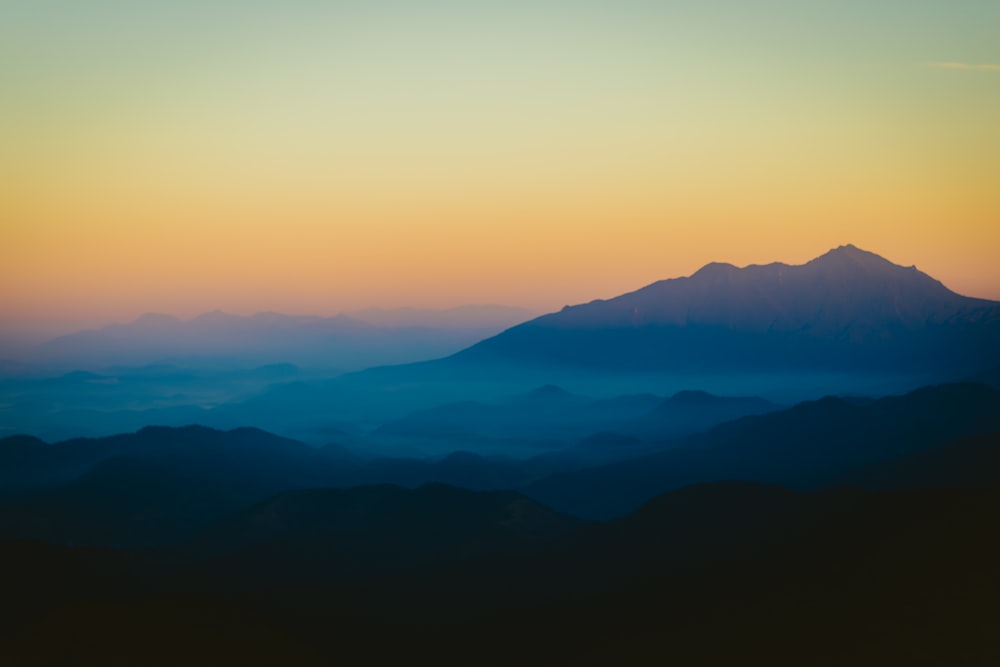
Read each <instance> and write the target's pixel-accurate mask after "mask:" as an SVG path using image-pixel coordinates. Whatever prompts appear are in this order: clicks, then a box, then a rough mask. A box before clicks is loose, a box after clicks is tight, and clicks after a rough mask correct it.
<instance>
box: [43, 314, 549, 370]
mask: <svg viewBox="0 0 1000 667" xmlns="http://www.w3.org/2000/svg"><path fill="white" fill-rule="evenodd" d="M530 316H531V314H530V313H529V312H528V311H525V310H523V309H520V308H509V307H503V306H465V307H460V308H454V309H448V310H437V311H435V310H417V309H400V310H377V309H371V310H367V311H358V312H357V313H354V314H352V315H345V314H340V315H336V316H334V317H314V316H293V315H283V314H280V313H272V312H267V313H257V314H256V315H252V316H248V317H245V316H240V315H231V314H227V313H223V312H221V311H213V312H209V313H204V314H202V315H199V316H197V317H195V318H193V319H190V320H182V319H178V318H176V317H172V316H170V315H162V314H146V315H143V316H142V317H140V318H138V319H137V320H135V321H134V322H131V323H128V324H113V325H110V326H107V327H104V328H102V329H97V330H87V331H80V332H77V333H73V334H69V335H66V336H60V337H58V338H55V339H52V340H50V341H47V342H45V343H42V344H40V345H38V346H36V347H35V348H34V349H33V350H32V351H30V353H27V354H26V355H25V357H26V360H27V361H32V362H35V363H39V364H48V365H53V366H62V367H70V368H73V369H87V370H99V369H103V368H106V367H108V366H114V365H126V366H137V365H147V364H155V363H163V362H176V361H178V360H180V361H184V362H188V363H192V362H197V363H198V364H202V365H208V366H210V367H211V366H238V367H246V366H247V365H262V364H274V363H289V362H290V363H294V364H298V365H301V366H304V367H308V368H310V369H314V368H320V369H323V370H327V371H329V370H340V371H343V370H359V369H362V368H365V367H367V366H374V365H379V364H391V363H406V362H411V361H418V360H424V359H433V358H435V357H440V356H443V355H445V354H450V353H452V352H454V351H456V350H460V349H462V348H463V347H466V346H468V345H471V344H472V343H475V342H477V341H479V340H482V339H483V338H486V337H488V336H491V335H493V334H496V333H497V332H499V331H502V330H504V329H505V328H507V327H509V326H512V325H514V324H517V323H519V322H522V321H524V320H526V319H528V318H529V317H530Z"/></svg>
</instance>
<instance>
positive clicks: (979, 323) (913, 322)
mask: <svg viewBox="0 0 1000 667" xmlns="http://www.w3.org/2000/svg"><path fill="white" fill-rule="evenodd" d="M998 340H1000V303H998V302H994V301H988V300H984V299H975V298H969V297H965V296H961V295H958V294H956V293H954V292H952V291H951V290H949V289H948V288H946V287H945V286H944V285H942V284H941V283H940V282H938V281H937V280H934V279H933V278H931V277H930V276H928V275H927V274H925V273H922V272H921V271H919V270H917V269H916V267H913V266H910V267H903V266H898V265H896V264H893V263H891V262H889V261H887V260H885V259H883V258H882V257H880V256H878V255H876V254H874V253H871V252H867V251H864V250H861V249H859V248H856V247H854V246H853V245H845V246H841V247H838V248H835V249H833V250H831V251H829V252H827V253H826V254H824V255H822V256H821V257H818V258H816V259H814V260H812V261H810V262H808V263H806V264H803V265H798V266H792V265H788V264H782V263H773V264H767V265H763V266H760V265H751V266H747V267H744V268H737V267H735V266H733V265H731V264H722V263H712V264H708V265H706V266H704V267H703V268H702V269H700V270H699V271H697V272H696V273H694V274H693V275H691V276H689V277H686V278H675V279H670V280H662V281H659V282H656V283H653V284H651V285H648V286H646V287H643V288H642V289H639V290H637V291H635V292H631V293H628V294H624V295H622V296H619V297H615V298H613V299H608V300H598V301H592V302H590V303H586V304H582V305H578V306H567V307H566V308H563V310H561V311H560V312H557V313H552V314H549V315H544V316H542V317H538V318H536V319H533V320H530V321H528V322H525V323H523V324H520V325H518V326H515V327H513V328H511V329H509V330H507V331H504V332H503V333H501V334H498V335H496V336H494V337H492V338H489V339H487V340H484V341H482V342H480V343H478V344H476V345H474V346H472V347H471V348H469V349H467V350H463V351H462V352H459V353H457V354H455V355H454V356H452V357H451V358H450V359H449V360H448V363H450V364H453V365H462V364H521V365H525V366H548V367H552V366H562V367H570V368H583V369H594V370H605V371H629V372H654V371H659V372H665V371H666V372H669V371H695V372H697V371H727V372H732V371H739V370H747V371H754V370H767V371H779V370H797V371H802V370H834V369H836V370H857V371H876V370H878V371H894V372H895V371H910V372H924V371H929V372H950V373H961V372H966V373H967V372H974V371H977V370H982V369H983V368H986V367H988V366H990V365H996V364H997V363H998V362H1000V345H998V344H997V341H998Z"/></svg>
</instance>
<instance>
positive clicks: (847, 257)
mask: <svg viewBox="0 0 1000 667" xmlns="http://www.w3.org/2000/svg"><path fill="white" fill-rule="evenodd" d="M809 265H814V266H844V265H853V266H870V267H876V266H877V267H895V268H902V267H899V266H898V265H896V264H893V263H892V262H890V261H889V260H887V259H886V258H885V257H882V256H881V255H877V254H875V253H873V252H869V251H868V250H862V249H861V248H859V247H857V246H856V245H853V244H851V243H848V244H847V245H842V246H837V247H836V248H833V249H832V250H829V251H827V252H826V253H824V254H822V255H820V256H819V257H817V258H816V259H814V260H812V261H810V262H807V263H806V266H809Z"/></svg>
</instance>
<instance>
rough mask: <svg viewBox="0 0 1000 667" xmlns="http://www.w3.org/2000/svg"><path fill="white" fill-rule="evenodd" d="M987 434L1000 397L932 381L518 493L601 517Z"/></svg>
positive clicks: (815, 480)
mask: <svg viewBox="0 0 1000 667" xmlns="http://www.w3.org/2000/svg"><path fill="white" fill-rule="evenodd" d="M996 433H1000V391H998V390H996V389H993V388H991V387H988V386H986V385H978V384H952V385H941V386H937V387H928V388H924V389H920V390H917V391H914V392H911V393H909V394H906V395H905V396H893V397H887V398H881V399H878V400H874V401H855V400H850V399H843V398H836V397H827V398H824V399H821V400H818V401H808V402H805V403H801V404H799V405H796V406H794V407H791V408H789V409H787V410H782V411H780V412H771V413H768V414H763V415H757V416H751V417H744V418H742V419H738V420H736V421H732V422H728V423H725V424H722V425H720V426H717V427H716V428H714V429H712V430H710V431H707V432H705V433H702V434H698V435H695V436H691V437H689V438H687V439H683V440H679V441H676V442H675V443H670V444H671V448H670V449H667V450H666V451H661V452H658V453H654V454H649V455H646V456H641V457H638V458H633V459H630V460H627V461H622V462H619V463H612V464H608V465H603V466H595V467H590V468H586V469H583V470H578V471H572V472H568V473H565V474H561V475H554V476H552V477H550V478H548V479H543V480H540V481H539V482H536V483H534V484H532V485H530V486H528V487H526V489H525V491H526V492H527V493H528V495H530V496H531V497H533V498H535V499H537V500H539V501H540V502H542V503H544V504H546V505H549V506H550V507H553V508H555V509H559V510H562V511H566V512H570V513H573V514H577V515H580V516H589V517H598V518H606V517H613V516H621V515H623V514H626V513H628V512H630V511H632V510H634V509H636V508H637V507H639V506H640V505H641V504H642V503H644V502H646V501H647V500H649V499H650V498H652V497H654V496H656V495H657V494H660V493H663V492H665V491H669V490H671V489H676V488H679V487H682V486H687V485H690V484H696V483H699V482H714V481H722V480H745V481H754V482H767V483H777V484H783V485H787V486H791V487H795V488H815V487H819V486H822V485H824V484H829V483H833V482H836V481H838V480H842V479H844V478H845V477H846V476H847V475H849V474H850V473H851V472H853V471H855V470H861V469H863V468H867V467H868V466H875V465H877V464H880V463H885V462H887V461H894V460H896V459H900V457H905V456H908V455H913V454H915V453H917V452H920V451H922V450H927V449H931V448H933V447H937V446H941V445H944V444H947V443H949V442H951V441H954V440H957V439H960V438H965V437H971V436H978V435H990V434H996ZM984 460H988V459H985V458H984ZM907 465H915V464H912V463H908V464H907ZM873 474H874V473H873Z"/></svg>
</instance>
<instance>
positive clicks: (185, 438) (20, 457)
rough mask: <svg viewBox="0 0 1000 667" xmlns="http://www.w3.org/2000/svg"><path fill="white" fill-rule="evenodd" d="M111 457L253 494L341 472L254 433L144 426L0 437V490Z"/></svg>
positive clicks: (45, 482) (64, 477) (330, 458)
mask: <svg viewBox="0 0 1000 667" xmlns="http://www.w3.org/2000/svg"><path fill="white" fill-rule="evenodd" d="M117 458H125V459H129V460H135V461H142V462H146V463H149V464H155V465H156V466H158V468H159V469H160V470H163V471H170V472H172V473H174V474H178V475H180V476H181V477H183V478H186V479H191V480H195V481H199V482H201V483H206V484H213V485H215V486H216V487H218V488H222V489H231V490H238V491H240V492H241V493H249V494H251V495H253V494H264V495H268V494H270V493H274V492H276V491H278V490H283V489H288V488H294V487H302V486H315V485H326V484H330V483H333V482H334V481H335V480H336V479H337V474H338V472H339V471H340V470H341V468H340V467H339V463H338V461H337V457H336V456H334V455H331V454H330V453H329V452H325V451H323V450H318V449H314V448H312V447H308V446H306V445H304V444H302V443H301V442H297V441H295V440H289V439H287V438H281V437H278V436H275V435H272V434H270V433H266V432H264V431H260V430H258V429H254V428H240V429H234V430H232V431H216V430H214V429H210V428H205V427H202V426H188V427H182V428H168V427H161V426H149V427H146V428H143V429H141V430H140V431H137V432H136V433H130V434H124V435H116V436H110V437H107V438H96V439H90V438H79V439H74V440H66V441H63V442H58V443H55V444H52V445H49V444H45V443H43V442H41V441H40V440H36V439H34V438H25V437H23V436H15V437H13V438H3V439H0V489H3V490H5V491H11V490H13V491H17V490H30V489H34V488H46V487H53V486H58V485H61V484H65V483H68V482H71V481H73V480H75V479H77V478H79V477H80V476H82V475H85V474H87V473H89V472H90V471H91V470H92V469H94V467H95V466H97V465H98V464H100V463H102V462H106V461H109V460H111V459H117Z"/></svg>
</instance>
